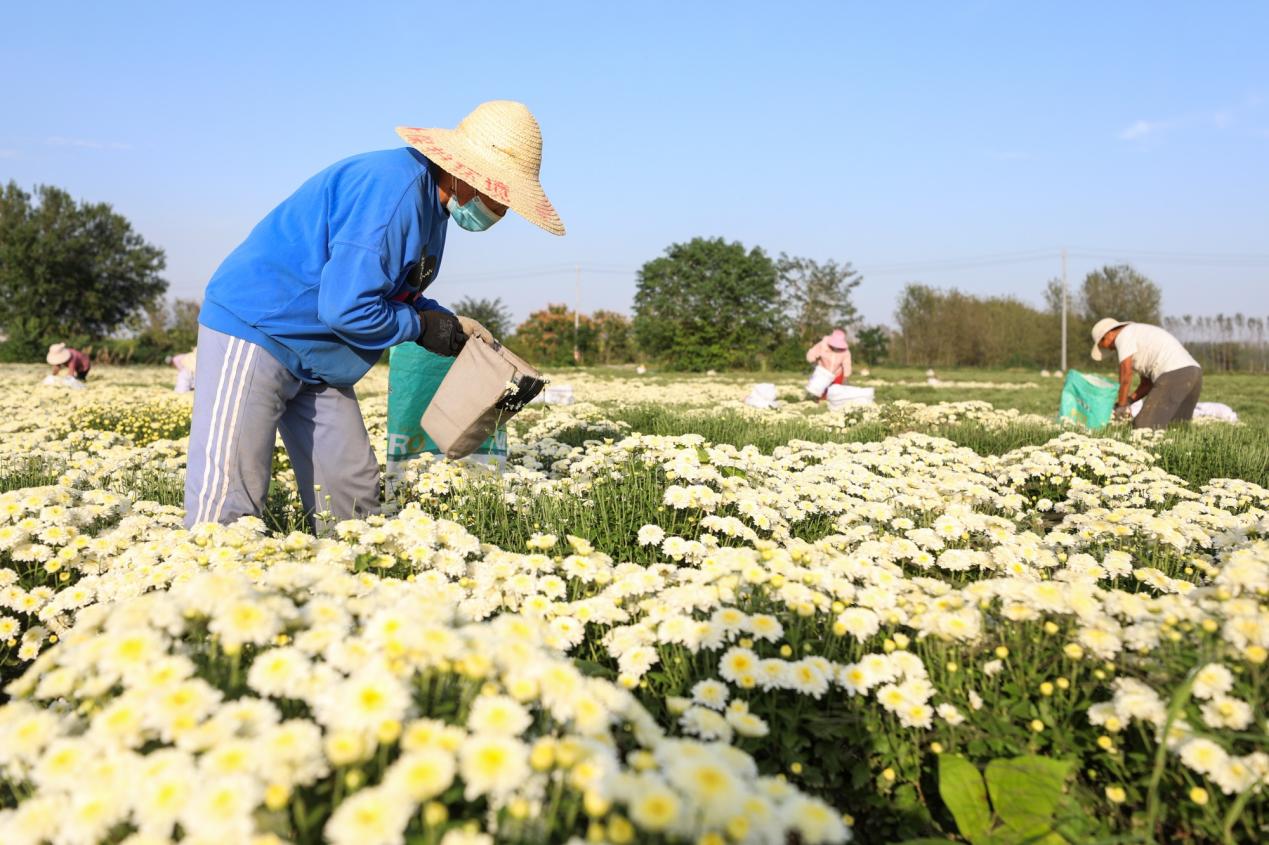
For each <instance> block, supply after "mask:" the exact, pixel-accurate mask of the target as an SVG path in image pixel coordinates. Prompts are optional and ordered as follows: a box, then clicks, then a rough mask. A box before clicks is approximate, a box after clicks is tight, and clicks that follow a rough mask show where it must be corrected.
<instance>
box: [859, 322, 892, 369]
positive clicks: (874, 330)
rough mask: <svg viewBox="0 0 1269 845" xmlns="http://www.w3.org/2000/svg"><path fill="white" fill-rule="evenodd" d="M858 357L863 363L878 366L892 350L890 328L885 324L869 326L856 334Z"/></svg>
mask: <svg viewBox="0 0 1269 845" xmlns="http://www.w3.org/2000/svg"><path fill="white" fill-rule="evenodd" d="M855 352H856V357H858V359H859V360H860V362H861V363H864V364H868V365H870V366H874V367H875V366H876V365H878V364H880V363H881V362H882V361H885V360H886V355H888V354H889V352H890V330H889V329H887V328H886V327H885V326H867V327H865V328H862V329H860V330H859V332H858V334H856V335H855Z"/></svg>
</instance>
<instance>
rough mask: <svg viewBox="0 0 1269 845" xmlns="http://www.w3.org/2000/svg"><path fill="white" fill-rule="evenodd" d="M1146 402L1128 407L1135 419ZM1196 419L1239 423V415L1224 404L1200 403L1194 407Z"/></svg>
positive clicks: (1138, 402)
mask: <svg viewBox="0 0 1269 845" xmlns="http://www.w3.org/2000/svg"><path fill="white" fill-rule="evenodd" d="M1144 402H1145V400H1144V399H1138V400H1137V401H1136V402H1133V403H1132V404H1131V405H1129V406H1128V410H1130V411H1132V415H1133V416H1134V417H1135V416H1137V414H1139V413H1141V406H1142V404H1143V403H1144ZM1194 419H1196V420H1220V421H1221V422H1230V423H1236V422H1238V414H1237V413H1235V411H1234V409H1233V408H1231V407H1229V406H1228V405H1226V404H1225V403H1224V402H1199V403H1198V404H1197V405H1195V406H1194Z"/></svg>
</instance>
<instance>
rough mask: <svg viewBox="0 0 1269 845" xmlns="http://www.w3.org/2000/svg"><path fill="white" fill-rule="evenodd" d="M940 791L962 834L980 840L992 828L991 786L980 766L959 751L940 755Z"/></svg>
mask: <svg viewBox="0 0 1269 845" xmlns="http://www.w3.org/2000/svg"><path fill="white" fill-rule="evenodd" d="M939 795H940V796H942V798H943V803H944V804H946V805H947V808H948V809H949V810H951V811H952V816H953V818H955V819H956V826H957V827H958V828H960V832H961V835H962V836H964V837H965V838H966V839H969V840H970V841H971V842H976V841H977V840H979V839H981V838H982V837H983V834H985V833H987V831H988V830H990V829H991V808H990V807H989V806H988V805H987V788H986V786H985V785H984V784H983V776H982V775H981V774H979V772H978V767H977V766H975V765H974V764H973V763H971V762H969V761H968V760H966V759H965V758H964V757H962V756H960V755H959V754H940V755H939Z"/></svg>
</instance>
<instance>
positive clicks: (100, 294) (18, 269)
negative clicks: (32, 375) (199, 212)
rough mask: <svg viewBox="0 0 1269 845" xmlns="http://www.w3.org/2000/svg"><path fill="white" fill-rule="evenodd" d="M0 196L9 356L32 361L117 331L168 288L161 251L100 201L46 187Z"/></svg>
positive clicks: (2, 315)
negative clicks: (57, 346) (50, 348)
mask: <svg viewBox="0 0 1269 845" xmlns="http://www.w3.org/2000/svg"><path fill="white" fill-rule="evenodd" d="M34 199H35V201H33V197H32V195H31V194H28V193H27V192H25V191H23V190H22V189H21V188H19V187H18V185H17V183H16V182H12V181H11V182H9V183H8V184H7V185H6V186H5V187H4V189H3V191H0V326H3V328H4V329H5V331H6V332H7V333H8V335H9V343H8V344H6V347H7V350H6V351H7V352H8V357H16V358H36V359H38V358H39V357H41V356H42V353H43V350H44V347H45V346H46V345H47V344H48V343H50V342H53V341H56V340H59V339H64V340H74V341H77V342H83V341H85V340H89V339H92V338H100V337H104V336H106V335H108V334H110V333H111V332H113V331H115V330H116V329H118V328H119V327H120V326H121V325H122V324H123V323H124V321H125V320H126V319H127V318H128V316H129V315H131V314H133V313H135V312H137V311H140V310H144V309H145V308H146V307H147V306H149V305H151V304H152V303H153V302H155V301H156V300H157V299H158V298H159V297H161V296H162V295H163V293H164V291H166V290H167V282H166V281H165V280H164V279H163V278H162V277H161V276H160V275H159V274H160V273H161V272H162V271H163V268H164V266H165V264H166V260H165V258H164V255H163V250H162V249H160V248H158V247H156V246H153V245H151V244H149V243H146V241H145V239H144V238H142V237H141V236H140V235H139V234H137V233H136V232H135V231H133V229H132V224H131V223H129V222H128V220H127V219H126V218H124V217H123V216H122V215H120V214H117V213H115V211H114V210H113V209H112V208H111V207H110V205H109V204H107V203H87V202H80V203H77V202H75V200H74V199H73V198H72V197H71V196H70V194H68V193H67V192H66V191H63V190H62V189H60V188H55V187H52V186H48V185H41V186H38V187H37V188H36V189H35V198H34Z"/></svg>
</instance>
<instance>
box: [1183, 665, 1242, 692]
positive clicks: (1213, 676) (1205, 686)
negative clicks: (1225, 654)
mask: <svg viewBox="0 0 1269 845" xmlns="http://www.w3.org/2000/svg"><path fill="white" fill-rule="evenodd" d="M1233 688H1234V675H1233V673H1232V672H1230V671H1229V670H1228V669H1226V668H1225V667H1224V666H1223V665H1221V664H1220V663H1208V664H1207V665H1206V666H1204V667H1203V668H1202V669H1200V670H1198V671H1197V672H1196V673H1194V687H1193V692H1194V697H1195V698H1203V699H1207V698H1213V697H1215V696H1218V695H1224V694H1226V693H1228V692H1229V691H1230V690H1231V689H1233Z"/></svg>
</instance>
